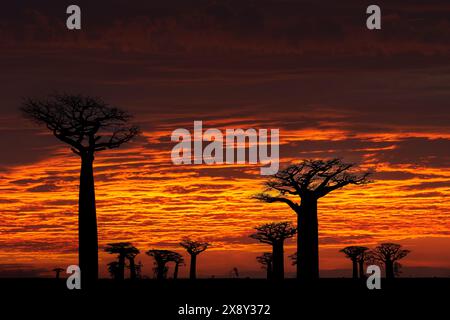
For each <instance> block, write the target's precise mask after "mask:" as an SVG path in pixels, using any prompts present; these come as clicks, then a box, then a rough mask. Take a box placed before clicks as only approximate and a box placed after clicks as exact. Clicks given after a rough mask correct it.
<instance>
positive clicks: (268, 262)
mask: <svg viewBox="0 0 450 320" xmlns="http://www.w3.org/2000/svg"><path fill="white" fill-rule="evenodd" d="M256 261H258V262H259V263H260V264H261V268H263V269H265V270H266V277H267V279H269V280H270V279H272V263H273V256H272V253H271V252H264V253H263V254H262V255H260V256H257V257H256Z"/></svg>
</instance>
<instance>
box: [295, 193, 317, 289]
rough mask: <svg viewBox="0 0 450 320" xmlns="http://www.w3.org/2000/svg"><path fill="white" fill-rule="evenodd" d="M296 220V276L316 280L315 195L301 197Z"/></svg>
mask: <svg viewBox="0 0 450 320" xmlns="http://www.w3.org/2000/svg"><path fill="white" fill-rule="evenodd" d="M297 221H298V223H297V224H298V225H297V227H298V234H297V277H298V278H299V279H301V280H316V279H318V278H319V225H318V221H317V199H316V198H315V197H311V196H309V197H303V198H302V200H301V205H300V210H299V212H297Z"/></svg>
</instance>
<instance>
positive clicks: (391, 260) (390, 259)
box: [370, 242, 411, 279]
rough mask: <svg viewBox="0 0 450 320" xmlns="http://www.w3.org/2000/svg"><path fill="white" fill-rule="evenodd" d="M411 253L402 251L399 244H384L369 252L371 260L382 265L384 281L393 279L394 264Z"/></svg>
mask: <svg viewBox="0 0 450 320" xmlns="http://www.w3.org/2000/svg"><path fill="white" fill-rule="evenodd" d="M410 252H411V251H410V250H407V249H402V246H401V245H400V244H396V243H391V242H386V243H382V244H380V245H379V246H377V247H376V248H375V249H374V250H372V251H371V253H370V254H371V256H372V259H373V260H375V261H378V262H380V263H382V264H383V265H384V268H385V275H386V279H394V278H395V263H398V260H401V259H403V258H404V257H406V256H407V255H408V254H409V253H410Z"/></svg>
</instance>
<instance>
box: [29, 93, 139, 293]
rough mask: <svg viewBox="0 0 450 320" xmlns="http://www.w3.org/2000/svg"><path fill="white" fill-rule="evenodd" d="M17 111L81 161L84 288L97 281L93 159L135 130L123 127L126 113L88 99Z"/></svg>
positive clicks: (61, 98) (51, 101) (61, 99)
mask: <svg viewBox="0 0 450 320" xmlns="http://www.w3.org/2000/svg"><path fill="white" fill-rule="evenodd" d="M21 110H22V113H23V115H24V117H26V118H28V119H31V120H33V121H34V122H36V123H38V124H40V125H44V126H45V127H46V128H47V129H48V130H50V131H51V132H52V133H53V135H54V136H55V137H56V138H57V139H59V140H60V141H62V142H64V143H66V144H68V145H69V146H70V148H71V150H72V151H73V152H74V153H75V154H76V155H78V156H79V157H80V159H81V172H80V189H79V201H78V235H79V240H78V241H79V267H80V269H81V274H82V277H81V283H82V288H84V289H86V288H88V287H90V286H93V285H95V282H96V280H97V279H98V239H97V214H96V207H95V189H94V171H93V163H94V156H95V154H96V152H98V151H102V150H106V149H113V148H117V147H119V146H121V145H122V144H124V143H126V142H128V141H130V140H131V139H132V138H133V137H134V136H136V135H137V134H138V132H139V130H138V128H137V127H136V126H128V125H127V124H128V122H129V120H130V119H131V116H130V115H129V114H128V113H126V112H125V111H122V110H120V109H118V108H115V107H111V106H109V105H108V104H106V103H105V102H103V101H102V100H101V99H98V98H92V97H88V96H82V95H69V94H57V95H53V96H50V97H48V98H47V99H43V100H39V99H27V100H25V101H24V103H23V106H22V108H21Z"/></svg>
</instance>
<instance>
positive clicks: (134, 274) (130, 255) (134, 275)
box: [126, 247, 140, 280]
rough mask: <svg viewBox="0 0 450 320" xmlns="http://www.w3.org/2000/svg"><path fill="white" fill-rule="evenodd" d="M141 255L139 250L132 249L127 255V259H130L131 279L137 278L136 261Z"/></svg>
mask: <svg viewBox="0 0 450 320" xmlns="http://www.w3.org/2000/svg"><path fill="white" fill-rule="evenodd" d="M139 253H140V251H139V250H138V248H136V247H131V248H130V250H129V251H128V252H127V254H126V258H127V259H128V264H129V265H128V268H129V269H130V279H131V280H135V279H136V278H137V271H136V270H137V269H136V264H135V262H134V259H135V258H136V256H137V255H138V254H139Z"/></svg>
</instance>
